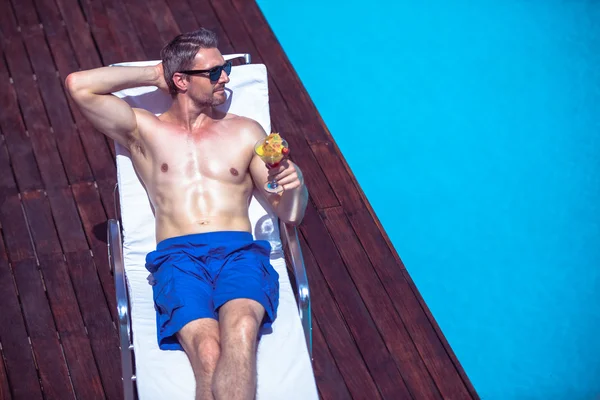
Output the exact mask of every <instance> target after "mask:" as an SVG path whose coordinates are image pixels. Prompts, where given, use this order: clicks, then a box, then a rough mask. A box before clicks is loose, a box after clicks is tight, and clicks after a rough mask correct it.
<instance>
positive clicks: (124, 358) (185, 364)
mask: <svg viewBox="0 0 600 400" xmlns="http://www.w3.org/2000/svg"><path fill="white" fill-rule="evenodd" d="M236 57H244V58H245V59H246V64H247V65H240V66H235V67H233V69H232V72H231V75H230V78H231V82H230V83H229V84H228V85H227V90H226V91H227V97H228V100H227V102H226V103H225V104H224V105H222V106H221V108H222V109H224V110H228V111H229V112H232V113H234V114H237V115H242V116H246V117H250V118H253V119H255V120H256V121H258V122H259V123H260V124H261V125H262V126H263V128H264V129H265V131H266V132H267V133H268V132H270V131H271V125H270V114H269V103H268V101H269V97H268V90H267V71H266V68H265V66H264V65H262V64H249V62H250V57H249V55H245V54H237V55H231V56H226V58H227V59H231V58H236ZM156 63H158V61H149V62H142V63H141V62H134V63H121V64H117V65H125V66H141V65H154V64H156ZM115 95H117V96H118V97H120V98H123V99H124V100H125V101H127V102H128V103H129V104H130V105H132V106H134V107H139V108H144V109H147V110H150V111H151V112H153V113H155V114H157V115H159V114H161V113H162V112H164V111H166V110H167V109H168V107H169V105H170V103H171V98H170V97H169V96H168V95H167V94H164V93H162V92H161V91H159V90H158V89H157V88H156V87H153V86H152V87H141V88H134V89H127V90H123V91H121V92H118V93H115ZM116 151H117V172H118V183H117V185H118V192H119V203H120V208H121V213H120V214H121V221H122V236H121V226H120V223H119V221H117V220H110V221H109V223H108V246H109V259H110V263H111V268H112V269H113V271H114V277H115V285H116V295H117V308H118V315H119V334H120V346H121V362H122V368H123V390H124V394H125V400H130V399H134V398H135V395H136V392H137V395H138V397H139V398H140V399H142V400H146V399H169V400H179V399H186V400H190V399H193V398H194V393H195V380H194V376H193V372H192V368H191V366H190V363H189V360H188V358H187V356H186V355H185V353H184V352H182V351H163V350H160V349H159V348H158V343H157V338H156V322H155V321H156V320H155V318H156V316H155V309H154V302H153V298H152V287H151V286H150V284H149V282H148V277H149V275H150V274H149V272H148V271H147V270H146V268H145V256H146V254H147V253H148V252H150V251H152V250H154V249H155V246H156V241H155V228H154V215H153V213H152V209H151V207H150V202H149V200H148V196H147V193H146V191H145V189H144V188H143V186H142V184H141V182H140V181H139V179H138V177H137V175H136V173H135V171H134V169H133V166H132V164H131V159H130V154H129V152H128V151H127V150H126V149H124V148H123V147H121V146H119V145H118V144H116ZM255 194H256V193H255ZM115 203H116V202H115ZM269 210H270V208H269V205H268V204H261V203H259V201H258V200H257V197H256V196H253V199H252V201H251V204H250V208H249V215H250V220H251V223H252V227H253V234H254V237H255V239H262V240H268V241H269V242H270V243H271V247H272V252H271V264H272V265H273V267H274V268H275V269H276V270H277V272H278V273H279V284H280V302H279V309H278V313H277V319H276V320H275V322H274V324H273V326H272V331H271V332H262V333H261V337H260V341H259V345H258V387H257V399H259V400H268V399H273V400H275V399H276V400H280V399H303V400H305V399H317V398H318V394H317V389H316V385H315V380H314V375H313V370H312V364H311V360H312V339H311V314H310V297H309V290H308V282H307V279H306V272H305V269H304V263H303V260H302V253H301V251H300V245H299V241H298V236H297V235H298V234H297V231H296V228H295V227H293V226H287V225H285V224H282V226H283V232H284V236H285V237H286V241H287V247H288V250H289V253H290V254H289V255H290V258H291V261H292V264H293V265H292V269H293V273H294V276H295V281H296V288H297V298H298V303H296V300H295V297H294V292H293V289H292V286H291V284H290V280H289V278H288V273H287V271H286V269H287V268H286V262H285V258H284V252H283V248H282V242H281V237H280V229H279V223H278V222H279V221H278V219H277V217H276V216H275V215H274V214H273V213H272V212H270V211H269ZM116 215H119V213H117V214H116Z"/></svg>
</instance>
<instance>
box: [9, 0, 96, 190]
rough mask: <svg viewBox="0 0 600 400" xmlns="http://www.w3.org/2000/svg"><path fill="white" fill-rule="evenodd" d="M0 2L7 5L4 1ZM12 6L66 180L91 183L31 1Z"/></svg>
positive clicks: (81, 148)
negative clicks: (88, 181)
mask: <svg viewBox="0 0 600 400" xmlns="http://www.w3.org/2000/svg"><path fill="white" fill-rule="evenodd" d="M1 1H2V2H4V3H5V5H6V6H9V4H6V3H7V2H8V1H7V0H1ZM12 3H13V8H14V10H15V13H16V17H17V22H18V24H19V26H20V28H21V35H22V37H23V43H24V44H25V46H26V48H27V52H28V54H29V59H30V61H31V64H32V66H33V71H34V73H35V76H36V80H37V84H38V86H39V89H40V92H41V95H42V99H43V101H44V105H45V109H46V111H47V113H48V118H49V120H50V125H51V131H52V133H53V136H54V138H55V140H56V143H57V145H58V149H59V151H60V156H61V159H62V161H63V165H64V167H65V170H66V172H67V177H68V178H69V181H70V182H78V181H82V180H91V179H92V173H91V171H90V167H89V165H88V162H87V160H86V157H85V153H84V152H83V147H82V145H81V141H80V140H79V135H78V134H77V131H76V129H75V125H74V123H73V119H72V117H71V112H70V110H69V106H68V104H67V101H66V97H65V93H64V92H63V89H62V86H61V82H60V81H59V79H58V77H57V74H56V72H57V70H56V66H55V65H54V60H53V59H52V56H51V54H50V50H49V48H48V45H47V43H46V38H45V36H44V31H43V28H42V26H41V25H40V21H39V19H38V17H37V13H36V10H35V7H34V5H33V2H32V0H18V1H15V0H12Z"/></svg>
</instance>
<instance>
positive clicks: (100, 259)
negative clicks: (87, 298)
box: [72, 183, 118, 321]
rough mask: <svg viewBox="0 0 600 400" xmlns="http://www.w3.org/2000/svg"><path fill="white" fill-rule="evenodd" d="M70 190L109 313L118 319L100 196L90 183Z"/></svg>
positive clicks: (104, 218) (75, 186) (78, 185)
mask: <svg viewBox="0 0 600 400" xmlns="http://www.w3.org/2000/svg"><path fill="white" fill-rule="evenodd" d="M72 190H73V195H74V196H75V202H76V203H77V208H78V210H79V215H80V216H81V222H82V223H83V229H84V232H85V234H86V236H87V238H88V243H90V247H91V249H92V252H93V254H94V261H95V264H96V267H97V270H98V271H97V273H98V276H100V281H101V282H102V288H103V289H104V294H105V296H106V299H107V301H108V305H109V310H110V313H111V315H112V318H113V320H114V321H118V318H117V305H116V298H115V285H114V282H113V277H112V274H111V273H110V269H109V265H108V255H107V252H108V250H107V247H106V240H107V239H106V229H107V228H106V221H107V217H106V214H105V212H104V208H103V206H102V203H101V202H100V196H99V195H98V191H97V190H96V188H95V187H94V185H93V184H92V183H82V184H77V185H73V186H72Z"/></svg>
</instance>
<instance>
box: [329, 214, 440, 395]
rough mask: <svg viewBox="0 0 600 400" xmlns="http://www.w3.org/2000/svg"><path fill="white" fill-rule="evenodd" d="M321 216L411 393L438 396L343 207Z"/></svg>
mask: <svg viewBox="0 0 600 400" xmlns="http://www.w3.org/2000/svg"><path fill="white" fill-rule="evenodd" d="M321 215H322V217H323V219H324V221H325V225H326V227H327V230H328V231H329V234H330V235H331V237H332V239H333V241H334V242H335V245H336V247H337V250H338V252H339V253H340V256H341V257H342V260H343V261H344V264H345V265H346V268H347V270H348V272H349V273H350V276H351V277H352V280H353V281H354V282H355V284H356V288H357V289H358V292H359V293H360V295H361V297H362V299H363V301H364V302H365V305H366V306H367V308H368V310H369V313H370V315H371V317H372V318H373V320H374V321H375V324H376V325H377V328H378V329H379V331H380V332H381V335H382V337H383V340H384V342H385V344H386V346H387V348H388V349H389V351H390V353H391V354H392V356H393V357H394V359H395V360H396V365H397V366H398V369H399V370H400V372H401V374H402V377H403V378H404V380H405V382H406V385H407V387H408V389H409V390H410V392H411V394H412V396H413V397H415V398H417V397H418V398H419V399H441V396H440V393H439V391H438V389H437V387H436V385H435V383H434V381H433V379H432V378H431V376H430V375H429V372H428V371H427V368H426V366H425V364H424V363H423V360H422V359H421V356H420V354H419V352H418V350H417V348H416V347H415V345H414V343H413V341H412V339H411V337H410V335H409V334H408V332H407V331H406V328H405V326H404V323H403V322H402V320H401V319H400V316H399V315H398V314H397V312H396V310H395V308H394V305H393V304H392V301H391V300H390V298H389V297H388V295H387V293H386V292H385V289H384V286H383V284H382V283H381V281H380V280H379V278H378V276H377V274H376V273H375V271H374V270H373V266H372V265H371V262H370V261H369V258H368V257H367V253H366V251H365V249H364V248H363V247H362V246H361V244H360V242H359V240H358V238H357V237H356V234H355V233H354V230H353V229H352V227H351V225H350V223H349V221H348V220H347V218H346V216H345V214H344V210H343V209H342V208H341V207H336V208H329V209H327V210H323V211H322V212H321ZM445 398H448V397H445Z"/></svg>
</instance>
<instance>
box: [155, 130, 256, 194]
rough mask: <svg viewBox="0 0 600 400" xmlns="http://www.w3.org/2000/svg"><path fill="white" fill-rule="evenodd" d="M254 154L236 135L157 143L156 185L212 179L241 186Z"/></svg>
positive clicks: (181, 138)
mask: <svg viewBox="0 0 600 400" xmlns="http://www.w3.org/2000/svg"><path fill="white" fill-rule="evenodd" d="M251 158H252V153H251V152H250V149H248V148H247V146H242V145H241V144H240V141H239V139H238V138H237V137H236V135H226V134H221V135H207V136H203V137H192V136H181V135H179V136H177V135H171V136H169V137H164V138H159V139H157V140H156V141H155V142H154V143H153V146H152V163H151V169H152V176H153V177H154V179H155V180H156V182H157V183H158V182H161V181H172V180H177V181H179V182H181V183H186V182H189V183H192V182H196V181H199V180H202V179H212V180H217V181H220V182H223V183H231V184H236V183H237V184H241V183H242V182H244V180H245V179H246V175H247V172H248V166H249V164H250V160H251Z"/></svg>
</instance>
